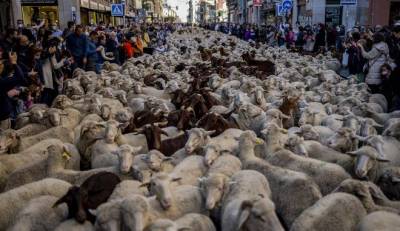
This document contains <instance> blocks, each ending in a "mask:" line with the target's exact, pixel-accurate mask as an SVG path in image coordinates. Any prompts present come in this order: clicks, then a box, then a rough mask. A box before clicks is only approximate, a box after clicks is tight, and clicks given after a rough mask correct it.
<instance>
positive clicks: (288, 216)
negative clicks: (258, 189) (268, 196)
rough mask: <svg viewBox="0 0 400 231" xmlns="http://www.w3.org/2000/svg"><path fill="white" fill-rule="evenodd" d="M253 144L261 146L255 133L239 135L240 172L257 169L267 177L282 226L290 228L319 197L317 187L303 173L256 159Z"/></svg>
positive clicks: (248, 132) (261, 141)
mask: <svg viewBox="0 0 400 231" xmlns="http://www.w3.org/2000/svg"><path fill="white" fill-rule="evenodd" d="M256 143H263V140H261V139H259V138H257V137H256V135H255V134H254V132H251V131H246V132H243V133H242V135H241V136H240V139H239V148H240V153H239V159H240V160H241V161H242V165H243V169H251V170H256V171H259V172H260V173H262V174H263V175H265V176H266V178H267V179H268V182H269V184H270V185H271V190H272V201H273V202H274V203H275V205H276V212H277V214H278V215H279V216H280V217H282V219H283V225H284V226H285V227H290V226H291V224H292V223H293V221H294V220H295V218H296V217H297V216H299V215H300V214H301V213H302V212H303V211H304V210H305V209H307V208H308V207H310V206H311V205H313V204H314V203H315V202H316V201H317V200H319V199H320V198H322V195H321V192H320V190H319V187H318V186H317V185H316V184H315V183H314V182H313V181H312V180H311V179H310V178H309V177H308V176H307V175H305V174H303V173H299V172H295V171H291V170H286V169H283V168H280V167H276V166H273V165H271V164H269V163H268V162H267V161H265V160H263V159H260V158H258V157H256V156H255V153H254V147H255V144H256ZM288 195H290V196H288ZM294 201H296V202H294Z"/></svg>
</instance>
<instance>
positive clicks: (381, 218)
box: [357, 211, 400, 231]
mask: <svg viewBox="0 0 400 231" xmlns="http://www.w3.org/2000/svg"><path fill="white" fill-rule="evenodd" d="M399 218H400V217H399V215H397V214H395V213H391V212H385V211H378V212H374V213H370V214H368V215H367V216H365V217H364V218H363V219H362V220H361V221H360V223H359V224H358V226H357V230H358V231H374V230H382V231H390V230H396V229H398V228H399V226H400V220H399Z"/></svg>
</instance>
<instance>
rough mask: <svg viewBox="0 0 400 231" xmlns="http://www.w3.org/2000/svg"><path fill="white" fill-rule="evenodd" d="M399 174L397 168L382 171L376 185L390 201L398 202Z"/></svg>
mask: <svg viewBox="0 0 400 231" xmlns="http://www.w3.org/2000/svg"><path fill="white" fill-rule="evenodd" d="M399 182H400V172H399V169H398V168H389V169H385V170H384V171H383V174H382V175H381V176H380V177H379V179H378V181H377V182H376V184H377V185H378V186H379V187H380V188H381V189H382V191H383V192H384V193H385V195H386V196H387V197H388V198H389V199H391V200H400V190H399Z"/></svg>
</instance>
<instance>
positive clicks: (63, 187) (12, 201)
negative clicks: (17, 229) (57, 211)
mask: <svg viewBox="0 0 400 231" xmlns="http://www.w3.org/2000/svg"><path fill="white" fill-rule="evenodd" d="M70 187H71V185H70V184H69V183H67V182H65V181H62V180H57V179H51V178H47V179H43V180H40V181H36V182H33V183H29V184H26V185H23V186H20V187H18V188H15V189H12V190H10V191H7V192H3V193H1V194H0V201H1V203H0V209H1V211H7V212H4V213H3V214H2V216H0V230H6V229H7V227H9V226H10V225H12V224H13V223H14V222H15V219H16V218H17V214H18V212H19V211H20V210H21V209H22V208H23V207H24V206H26V204H27V203H28V201H30V200H31V199H33V198H36V197H39V196H46V195H49V196H54V197H60V196H62V195H63V194H64V193H65V192H67V191H68V189H69V188H70Z"/></svg>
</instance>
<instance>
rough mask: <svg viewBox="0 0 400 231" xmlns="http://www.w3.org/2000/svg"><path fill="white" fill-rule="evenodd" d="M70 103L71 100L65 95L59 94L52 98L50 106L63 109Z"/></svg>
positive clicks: (70, 104) (71, 103)
mask: <svg viewBox="0 0 400 231" xmlns="http://www.w3.org/2000/svg"><path fill="white" fill-rule="evenodd" d="M72 105H73V102H72V100H71V99H69V98H68V97H67V96H66V95H59V96H57V97H56V98H55V99H54V101H53V104H52V108H58V109H61V110H64V109H66V108H67V107H70V106H72Z"/></svg>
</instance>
